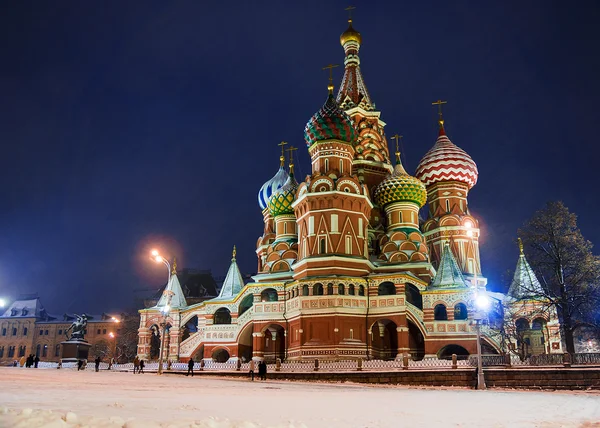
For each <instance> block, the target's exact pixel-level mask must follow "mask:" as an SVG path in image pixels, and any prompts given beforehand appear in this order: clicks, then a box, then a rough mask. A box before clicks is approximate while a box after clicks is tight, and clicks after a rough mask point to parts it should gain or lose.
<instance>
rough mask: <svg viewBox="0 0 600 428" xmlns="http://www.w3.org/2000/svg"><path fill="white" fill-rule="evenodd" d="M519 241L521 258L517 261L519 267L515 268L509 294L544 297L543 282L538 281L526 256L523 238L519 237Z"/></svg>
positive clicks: (523, 296) (519, 297)
mask: <svg viewBox="0 0 600 428" xmlns="http://www.w3.org/2000/svg"><path fill="white" fill-rule="evenodd" d="M518 241H519V260H518V261H517V267H516V268H515V275H514V276H513V280H512V282H511V284H510V287H509V288H508V296H509V297H512V298H514V299H534V298H536V297H538V298H539V297H542V296H543V295H544V289H543V288H542V284H540V281H538V279H537V277H536V276H535V272H533V269H532V268H531V266H530V265H529V262H528V261H527V259H526V258H525V253H524V252H523V242H522V241H521V238H518Z"/></svg>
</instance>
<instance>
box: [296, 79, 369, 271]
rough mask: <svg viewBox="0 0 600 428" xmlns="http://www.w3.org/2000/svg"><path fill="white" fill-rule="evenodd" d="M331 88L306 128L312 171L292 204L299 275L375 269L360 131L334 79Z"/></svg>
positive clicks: (330, 84) (299, 188) (305, 135)
mask: <svg viewBox="0 0 600 428" xmlns="http://www.w3.org/2000/svg"><path fill="white" fill-rule="evenodd" d="M328 90H329V94H328V96H327V101H326V102H325V104H324V105H323V107H321V109H320V110H319V111H317V112H316V113H315V114H314V115H313V116H312V117H311V118H310V120H309V121H308V123H307V124H306V127H305V129H304V139H305V141H306V146H307V147H308V152H309V154H310V158H311V163H312V174H311V175H310V176H309V177H307V179H306V181H305V182H303V183H301V184H300V186H299V187H298V192H297V194H296V198H297V200H296V201H295V202H294V203H293V207H294V211H295V215H296V218H297V222H298V244H299V260H298V262H297V263H296V264H294V279H299V278H305V277H308V276H326V275H353V276H364V275H367V274H369V273H370V267H369V266H370V264H369V262H368V259H367V258H368V249H367V237H368V235H367V227H368V224H369V216H370V214H371V209H372V208H373V205H372V204H371V201H370V199H369V192H368V189H367V187H366V186H365V185H364V184H362V183H361V182H360V180H359V178H358V177H357V176H356V175H355V174H354V173H353V164H352V160H353V159H354V155H355V150H354V146H355V141H356V130H355V128H354V124H353V122H352V120H351V119H350V117H348V115H347V114H346V113H344V111H343V110H342V109H341V108H340V107H339V106H338V104H337V102H336V100H335V98H334V97H333V84H332V83H331V77H330V83H329V87H328Z"/></svg>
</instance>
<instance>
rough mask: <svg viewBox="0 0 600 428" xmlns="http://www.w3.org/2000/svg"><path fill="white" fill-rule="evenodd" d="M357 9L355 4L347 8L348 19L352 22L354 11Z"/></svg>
mask: <svg viewBox="0 0 600 428" xmlns="http://www.w3.org/2000/svg"><path fill="white" fill-rule="evenodd" d="M354 9H356V8H355V7H354V6H348V7H347V8H346V9H344V10H347V11H348V21H349V22H352V11H353V10H354Z"/></svg>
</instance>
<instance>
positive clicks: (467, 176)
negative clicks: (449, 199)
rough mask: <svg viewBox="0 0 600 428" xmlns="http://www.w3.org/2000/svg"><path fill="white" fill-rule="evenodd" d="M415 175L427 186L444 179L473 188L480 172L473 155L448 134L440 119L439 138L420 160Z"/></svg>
mask: <svg viewBox="0 0 600 428" xmlns="http://www.w3.org/2000/svg"><path fill="white" fill-rule="evenodd" d="M415 175H416V176H417V178H418V179H419V180H421V181H422V182H423V183H425V185H426V186H430V185H432V184H434V183H439V182H443V181H458V182H461V183H465V184H466V185H467V186H469V189H471V188H473V186H475V184H476V183H477V177H478V175H479V172H478V171H477V165H476V164H475V162H474V161H473V159H471V156H469V155H468V154H467V152H465V151H464V150H463V149H461V148H460V147H458V146H456V145H455V144H453V143H452V141H450V139H449V138H448V137H447V136H446V131H445V130H444V122H443V121H441V120H440V133H439V136H438V139H437V141H436V142H435V144H434V146H433V147H432V148H431V149H430V150H429V151H428V152H427V153H426V154H425V156H423V159H421V162H419V166H418V167H417V171H416V173H415Z"/></svg>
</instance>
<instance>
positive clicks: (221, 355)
mask: <svg viewBox="0 0 600 428" xmlns="http://www.w3.org/2000/svg"><path fill="white" fill-rule="evenodd" d="M212 359H213V360H214V361H215V362H217V363H226V362H227V361H228V360H229V352H228V351H227V349H224V348H219V349H215V350H214V351H213V353H212Z"/></svg>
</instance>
